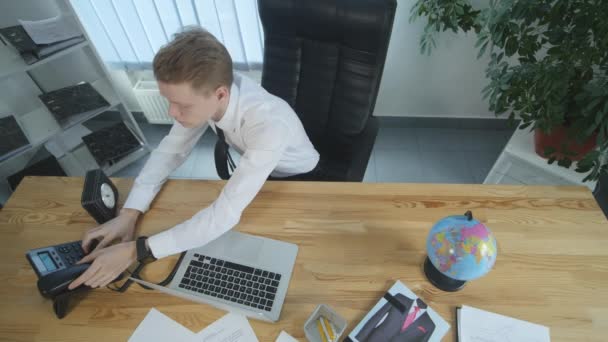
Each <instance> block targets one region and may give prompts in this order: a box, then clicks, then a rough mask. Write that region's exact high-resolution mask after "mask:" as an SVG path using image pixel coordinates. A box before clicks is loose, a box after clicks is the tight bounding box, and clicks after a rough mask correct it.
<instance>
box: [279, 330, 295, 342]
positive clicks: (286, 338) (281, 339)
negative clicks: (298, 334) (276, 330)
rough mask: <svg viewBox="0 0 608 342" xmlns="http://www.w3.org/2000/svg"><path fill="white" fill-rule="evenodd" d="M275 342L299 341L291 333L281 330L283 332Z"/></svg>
mask: <svg viewBox="0 0 608 342" xmlns="http://www.w3.org/2000/svg"><path fill="white" fill-rule="evenodd" d="M275 342H298V340H296V339H295V338H293V337H292V336H291V335H289V334H288V333H286V332H285V331H281V333H280V334H279V337H277V340H276V341H275Z"/></svg>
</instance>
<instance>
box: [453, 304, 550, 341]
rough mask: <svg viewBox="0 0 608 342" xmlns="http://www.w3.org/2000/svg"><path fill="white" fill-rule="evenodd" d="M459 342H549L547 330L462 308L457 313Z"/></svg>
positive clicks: (509, 318)
mask: <svg viewBox="0 0 608 342" xmlns="http://www.w3.org/2000/svg"><path fill="white" fill-rule="evenodd" d="M458 335H459V340H460V342H514V341H517V342H550V341H551V337H550V335H549V328H547V327H545V326H543V325H539V324H534V323H530V322H526V321H522V320H519V319H515V318H511V317H507V316H503V315H499V314H495V313H492V312H488V311H484V310H479V309H475V308H472V307H470V306H463V307H462V308H461V309H460V310H459V311H458Z"/></svg>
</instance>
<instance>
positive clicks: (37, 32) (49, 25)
mask: <svg viewBox="0 0 608 342" xmlns="http://www.w3.org/2000/svg"><path fill="white" fill-rule="evenodd" d="M19 24H21V26H23V29H25V32H27V34H28V35H29V36H30V38H32V40H33V41H34V43H36V44H51V43H55V42H58V41H62V40H66V39H70V38H73V37H76V36H79V35H81V34H82V33H81V32H80V30H79V29H78V25H77V24H76V22H75V20H74V18H73V17H71V16H56V17H53V18H48V19H43V20H36V21H30V20H21V19H19Z"/></svg>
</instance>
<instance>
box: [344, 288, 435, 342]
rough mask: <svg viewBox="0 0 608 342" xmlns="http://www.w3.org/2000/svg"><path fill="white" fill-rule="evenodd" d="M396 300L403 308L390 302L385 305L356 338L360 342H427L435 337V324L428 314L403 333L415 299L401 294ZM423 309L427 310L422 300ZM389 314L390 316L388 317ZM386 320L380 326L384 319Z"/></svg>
mask: <svg viewBox="0 0 608 342" xmlns="http://www.w3.org/2000/svg"><path fill="white" fill-rule="evenodd" d="M392 298H393V299H394V300H396V301H397V302H398V303H400V304H402V307H399V306H398V305H394V304H392V303H391V302H390V301H389V302H387V303H386V304H384V306H382V307H381V308H380V310H378V312H376V313H375V314H374V315H373V316H372V317H371V318H370V319H369V321H367V323H365V325H364V326H363V328H362V329H361V331H359V333H357V335H356V338H357V340H359V342H426V341H428V340H429V339H430V338H431V335H433V331H434V330H435V323H434V322H433V320H432V319H431V317H430V316H429V314H428V311H427V312H425V313H423V314H422V315H421V316H420V317H418V318H417V319H416V320H415V321H414V322H412V323H411V324H410V325H409V326H408V327H407V328H406V329H405V330H404V331H401V328H402V327H403V323H404V322H405V319H406V317H407V315H408V313H409V311H410V308H411V307H412V303H413V302H414V300H413V299H411V298H408V297H406V296H404V295H403V294H401V293H398V294H396V295H395V296H392ZM418 303H419V304H418V305H419V307H421V308H426V304H424V302H422V300H418ZM387 313H388V315H387ZM385 315H387V316H386V318H385V319H384V321H382V323H380V324H378V323H379V322H380V321H381V320H382V318H383V317H384V316H385Z"/></svg>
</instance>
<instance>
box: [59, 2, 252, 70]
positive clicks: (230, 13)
mask: <svg viewBox="0 0 608 342" xmlns="http://www.w3.org/2000/svg"><path fill="white" fill-rule="evenodd" d="M71 3H72V6H73V7H74V9H75V11H76V14H77V15H78V17H79V18H80V20H81V22H82V23H83V26H84V27H85V30H86V31H87V33H88V35H89V37H90V38H91V40H92V42H93V44H94V45H95V47H96V49H97V51H98V52H99V54H100V55H101V58H102V59H103V60H104V61H105V62H106V63H107V64H108V65H110V66H111V67H113V68H121V69H125V70H142V69H150V68H151V66H152V60H153V58H154V55H155V53H156V51H158V49H159V48H160V47H161V46H162V45H164V44H165V43H167V42H168V41H170V40H171V38H172V35H173V34H174V33H176V32H178V31H180V30H181V29H182V27H184V26H188V25H198V26H201V27H203V28H205V29H207V30H208V31H209V32H211V33H212V34H213V35H215V36H216V37H217V38H218V39H219V40H220V41H221V42H222V43H224V45H225V46H226V48H227V49H228V51H229V52H230V55H231V56H232V60H233V63H234V66H235V68H236V69H239V70H259V69H261V66H262V56H263V53H262V51H263V49H264V46H263V42H264V40H263V31H262V26H261V23H260V19H259V16H258V9H257V1H256V0H71Z"/></svg>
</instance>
